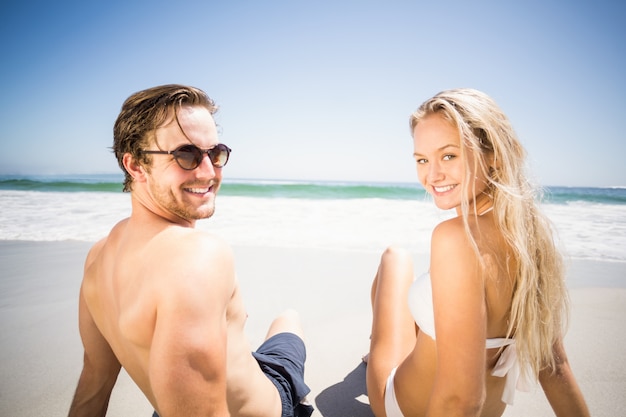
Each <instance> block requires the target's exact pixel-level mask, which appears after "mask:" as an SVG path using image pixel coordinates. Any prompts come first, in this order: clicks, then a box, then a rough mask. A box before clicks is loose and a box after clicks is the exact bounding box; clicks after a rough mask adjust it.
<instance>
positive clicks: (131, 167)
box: [122, 152, 146, 182]
mask: <svg viewBox="0 0 626 417" xmlns="http://www.w3.org/2000/svg"><path fill="white" fill-rule="evenodd" d="M122 162H123V163H124V168H125V169H126V172H128V173H129V174H130V176H131V177H133V180H134V181H136V182H145V181H146V170H145V168H144V167H143V165H141V164H140V163H139V162H138V161H137V160H136V159H135V158H133V156H132V155H131V154H130V153H128V152H126V153H125V154H124V156H123V157H122Z"/></svg>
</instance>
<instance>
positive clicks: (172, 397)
mask: <svg viewBox="0 0 626 417" xmlns="http://www.w3.org/2000/svg"><path fill="white" fill-rule="evenodd" d="M216 110H217V107H216V106H215V104H214V102H213V101H212V100H211V99H210V98H208V97H207V96H206V94H205V93H204V92H203V91H201V90H199V89H196V88H193V87H186V86H180V85H165V86H160V87H155V88H151V89H147V90H144V91H140V92H138V93H136V94H134V95H132V96H131V97H129V98H128V99H127V100H126V102H125V103H124V105H123V106H122V110H121V112H120V114H119V116H118V118H117V121H116V122H115V127H114V145H113V150H114V152H115V155H116V157H117V159H118V162H119V164H120V167H121V168H122V170H123V171H124V174H125V179H124V191H129V192H130V194H131V204H132V213H131V215H130V217H129V218H127V219H125V220H122V221H121V222H120V223H118V224H117V225H115V226H114V227H113V229H112V230H111V232H110V233H109V235H108V236H107V237H106V238H104V239H103V240H101V241H99V242H97V243H96V244H95V245H94V246H93V247H92V248H91V250H90V252H89V254H88V255H87V259H86V262H85V270H84V277H83V282H82V286H81V291H80V299H79V328H80V334H81V338H82V341H83V345H84V349H85V354H84V365H83V370H82V373H81V375H80V379H79V381H78V387H77V388H76V393H75V395H74V400H73V401H72V405H71V408H70V412H69V415H70V417H74V416H104V415H105V414H106V410H107V406H108V402H109V398H110V395H111V391H112V389H113V386H114V384H115V381H116V379H117V376H118V373H119V371H120V368H121V366H123V367H124V369H125V370H126V371H127V372H128V374H129V375H130V376H131V378H132V379H133V380H134V381H135V383H136V384H137V385H138V386H139V388H140V389H141V390H142V391H143V393H144V394H145V396H146V397H147V399H148V400H149V401H150V403H151V404H152V405H153V406H154V408H155V410H156V413H158V414H159V415H160V416H161V417H175V416H184V417H190V416H251V417H254V416H259V417H261V416H262V417H272V416H276V417H278V416H309V415H310V414H311V413H312V411H313V408H312V407H311V406H310V405H308V404H306V403H304V401H303V398H304V396H305V395H306V394H308V392H309V388H308V387H307V386H306V385H305V383H304V380H303V378H304V361H305V355H306V354H305V347H304V342H303V340H302V330H301V327H300V323H299V318H298V316H297V313H295V312H294V311H291V310H289V311H287V312H285V313H283V314H282V315H281V316H279V317H278V318H277V319H276V320H275V321H274V322H273V323H272V325H271V326H270V329H269V331H268V338H267V340H266V341H265V342H264V343H263V345H261V347H260V348H259V349H258V350H257V351H256V352H254V353H252V352H251V348H250V344H249V342H248V340H247V339H246V336H245V335H244V325H245V321H246V311H245V309H244V306H243V303H242V299H241V294H240V291H239V287H238V284H237V280H236V276H235V268H234V262H233V253H232V251H231V249H230V247H229V246H228V245H227V244H226V243H225V242H224V241H222V240H221V239H219V238H217V237H216V236H213V235H211V234H209V233H206V232H202V231H198V230H196V229H195V228H194V226H195V222H196V220H198V219H204V218H208V217H210V216H211V215H212V214H213V212H214V209H215V196H216V194H217V192H218V190H219V187H220V183H221V180H222V168H223V166H224V165H225V164H226V163H227V162H228V158H229V155H230V149H229V148H228V147H227V146H225V145H224V144H221V143H219V141H218V135H217V129H216V126H215V122H214V120H213V114H214V113H215V111H216Z"/></svg>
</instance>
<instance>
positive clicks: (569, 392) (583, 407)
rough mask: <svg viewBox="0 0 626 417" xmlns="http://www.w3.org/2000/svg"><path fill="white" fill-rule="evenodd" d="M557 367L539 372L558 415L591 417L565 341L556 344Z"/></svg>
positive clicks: (560, 416)
mask: <svg viewBox="0 0 626 417" xmlns="http://www.w3.org/2000/svg"><path fill="white" fill-rule="evenodd" d="M553 350H554V355H555V360H556V364H555V369H554V372H553V369H552V368H547V369H544V370H542V371H541V372H539V382H540V383H541V386H542V388H543V392H544V393H545V394H546V398H547V399H548V401H549V402H550V405H551V406H552V409H553V410H554V413H555V414H556V415H557V417H566V416H567V417H589V409H588V408H587V404H586V403H585V399H584V398H583V394H582V392H581V391H580V388H579V387H578V383H577V382H576V378H575V377H574V373H573V372H572V368H571V367H570V365H569V361H568V360H567V355H566V353H565V348H564V347H563V342H562V341H561V340H559V341H558V342H557V343H555V345H554V348H553Z"/></svg>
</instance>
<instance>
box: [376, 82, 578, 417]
mask: <svg viewBox="0 0 626 417" xmlns="http://www.w3.org/2000/svg"><path fill="white" fill-rule="evenodd" d="M410 126H411V131H412V133H413V140H414V156H415V161H416V163H417V174H418V177H419V180H420V182H421V184H422V185H423V186H424V188H425V189H426V191H428V192H429V193H430V194H431V195H432V196H433V199H434V202H435V205H436V206H437V207H439V208H440V209H454V210H456V214H457V216H456V217H454V218H452V219H449V220H446V221H444V222H442V223H440V224H439V225H438V226H437V227H436V228H435V230H434V231H433V234H432V239H431V255H430V271H429V273H427V274H425V275H423V276H420V277H419V278H417V279H414V275H413V265H412V262H411V257H410V255H409V254H408V253H407V252H404V251H402V250H400V249H397V248H389V249H387V250H386V251H385V253H384V254H383V255H382V259H381V262H380V266H379V268H378V272H377V275H376V278H375V279H374V283H373V286H372V309H373V323H372V335H371V336H372V337H371V346H370V353H369V355H368V358H367V361H368V368H367V388H368V395H369V400H370V404H371V407H372V410H373V411H374V414H376V416H377V417H385V416H386V417H399V416H406V417H408V416H426V415H428V416H446V417H450V416H485V417H487V416H489V417H492V416H500V415H502V413H503V412H504V409H505V408H506V403H509V404H510V403H512V402H513V395H514V393H515V386H516V385H517V386H518V388H523V386H524V385H525V381H526V380H527V379H539V381H540V383H541V385H542V387H543V390H544V392H545V394H546V396H547V399H548V401H549V402H550V404H551V406H552V408H553V409H554V411H555V413H556V415H558V416H568V417H572V416H588V415H589V411H588V409H587V406H586V404H585V401H584V399H583V396H582V393H581V392H580V389H579V387H578V384H577V383H576V380H575V378H574V376H573V374H572V371H571V369H570V366H569V364H568V361H567V356H566V354H565V351H564V349H563V343H562V337H563V328H564V324H565V319H566V314H567V293H566V288H565V284H564V272H563V265H562V259H561V255H560V254H559V253H558V251H557V249H556V248H555V245H554V241H553V237H552V232H551V229H550V224H549V222H548V220H547V219H546V218H545V216H544V215H543V214H541V212H540V211H539V209H538V207H537V203H536V198H537V195H536V192H537V190H536V189H535V188H533V186H532V185H531V184H530V182H529V181H528V179H527V176H526V175H525V172H524V170H525V151H524V149H523V148H522V146H521V144H520V143H519V142H518V140H517V138H516V136H515V133H514V131H513V128H512V127H511V124H510V123H509V120H508V119H507V117H506V116H505V115H504V114H503V113H502V111H501V110H500V109H499V107H498V106H497V105H496V103H495V102H494V101H493V100H492V99H491V98H489V97H488V96H487V95H485V94H483V93H481V92H479V91H476V90H471V89H457V90H449V91H444V92H441V93H439V94H437V95H436V96H435V97H433V98H431V99H430V100H428V101H426V102H425V103H424V104H422V105H421V106H420V108H419V109H418V110H417V111H416V112H415V113H414V114H413V115H412V116H411V119H410ZM407 299H408V303H407Z"/></svg>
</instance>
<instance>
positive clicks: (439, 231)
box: [432, 217, 469, 246]
mask: <svg viewBox="0 0 626 417" xmlns="http://www.w3.org/2000/svg"><path fill="white" fill-rule="evenodd" d="M432 242H433V243H437V244H444V245H446V246H447V245H458V244H462V245H465V244H469V239H468V236H467V232H466V230H465V225H464V224H463V219H462V218H461V217H454V218H452V219H448V220H444V221H443V222H441V223H439V224H438V225H437V226H435V229H434V230H433V235H432Z"/></svg>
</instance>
